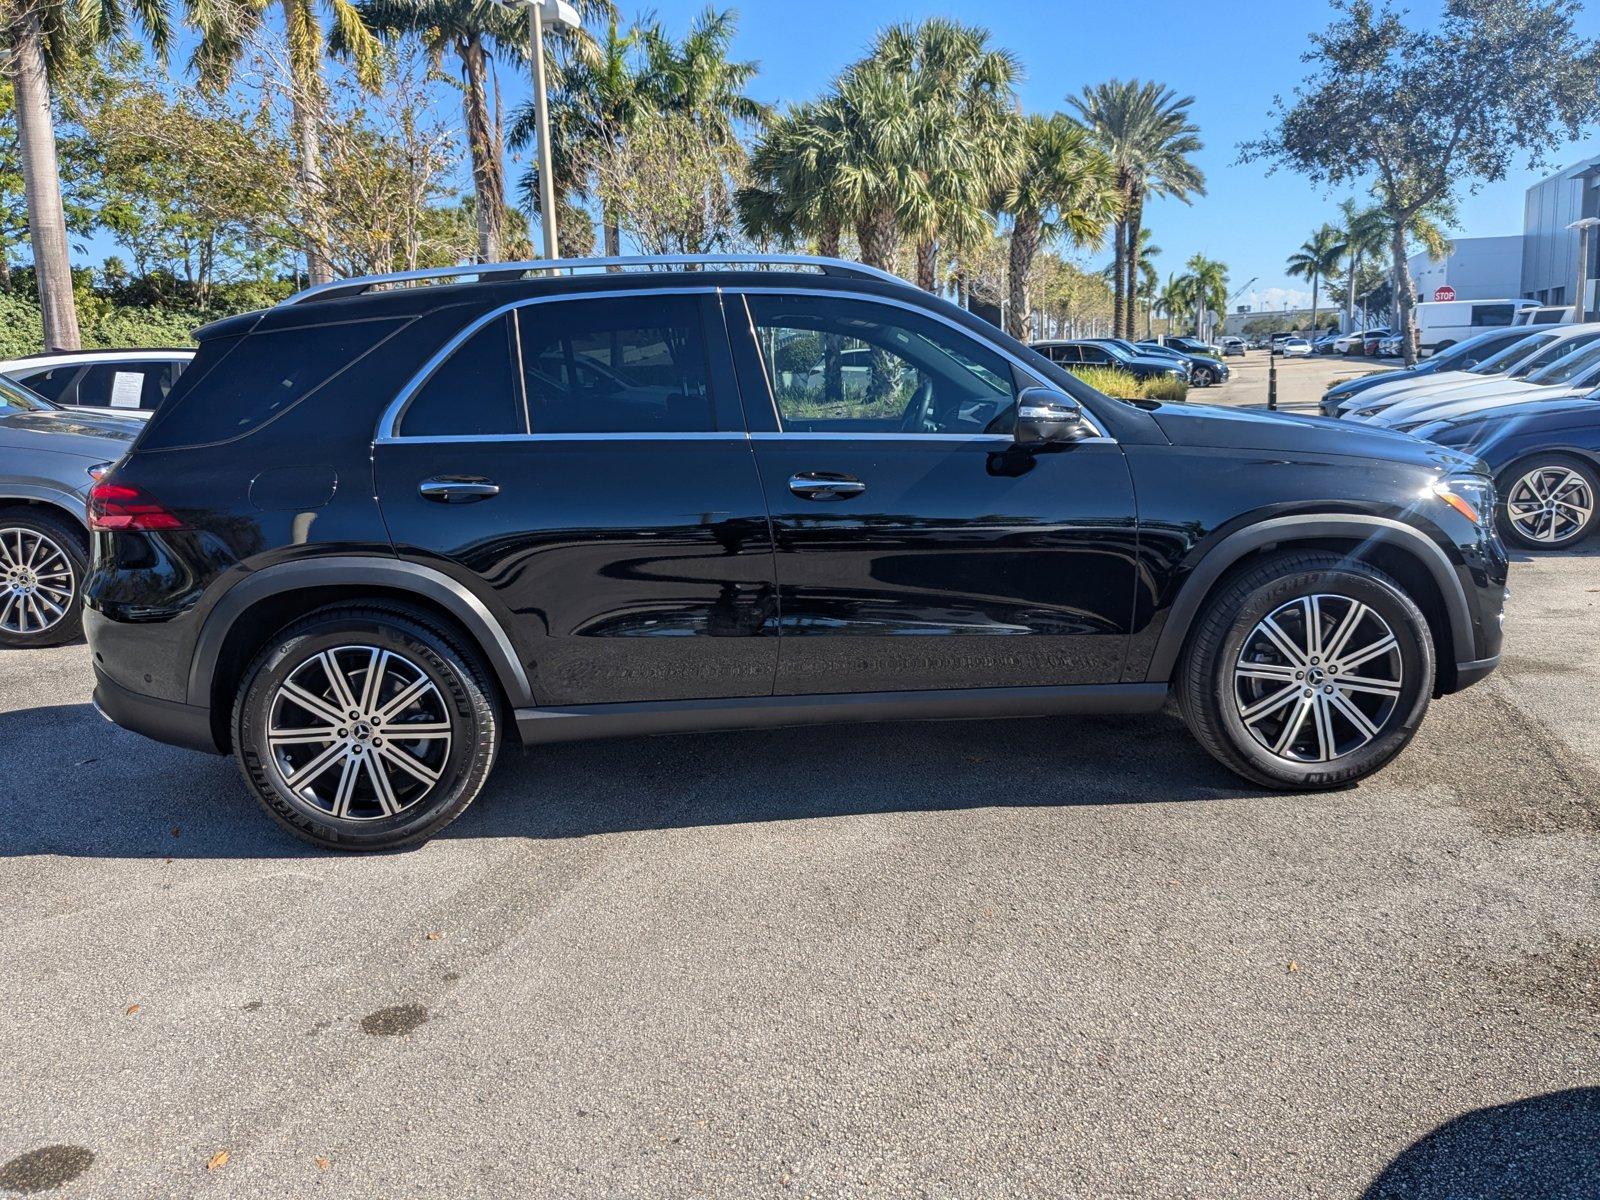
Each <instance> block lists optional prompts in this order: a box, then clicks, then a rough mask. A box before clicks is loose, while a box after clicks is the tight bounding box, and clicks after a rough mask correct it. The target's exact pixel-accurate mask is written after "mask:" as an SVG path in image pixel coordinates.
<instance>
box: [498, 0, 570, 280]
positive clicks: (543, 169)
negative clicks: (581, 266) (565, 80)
mask: <svg viewBox="0 0 1600 1200" xmlns="http://www.w3.org/2000/svg"><path fill="white" fill-rule="evenodd" d="M494 3H496V4H503V5H505V7H507V8H513V9H514V8H526V9H527V10H528V49H529V52H530V53H531V54H532V55H533V120H534V128H535V130H536V131H537V137H538V140H539V227H540V229H542V230H543V231H544V256H545V257H546V258H559V257H561V252H560V243H559V241H558V239H557V236H556V179H555V169H554V167H553V166H552V164H551V158H552V156H551V153H550V95H549V92H548V91H547V85H546V82H545V70H544V24H545V19H546V18H547V17H548V18H549V19H550V20H551V21H552V22H553V23H554V24H556V25H564V26H566V27H568V28H570V29H577V28H578V27H579V26H580V25H581V24H582V21H581V19H580V18H579V16H578V10H577V9H575V8H574V7H573V6H572V4H571V3H570V2H569V0H494Z"/></svg>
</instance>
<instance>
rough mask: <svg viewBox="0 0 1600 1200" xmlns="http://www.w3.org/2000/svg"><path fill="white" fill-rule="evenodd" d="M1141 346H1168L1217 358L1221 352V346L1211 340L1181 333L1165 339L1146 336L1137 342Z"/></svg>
mask: <svg viewBox="0 0 1600 1200" xmlns="http://www.w3.org/2000/svg"><path fill="white" fill-rule="evenodd" d="M1135 345H1139V346H1166V347H1167V348H1168V349H1170V350H1181V351H1183V352H1184V353H1185V354H1199V355H1202V356H1205V357H1210V358H1216V357H1218V356H1219V355H1220V354H1221V352H1222V351H1221V348H1220V347H1218V346H1214V345H1212V344H1211V343H1210V342H1202V341H1201V340H1200V339H1199V338H1192V337H1184V336H1182V335H1179V334H1170V335H1168V337H1167V338H1166V340H1165V341H1157V340H1156V339H1155V338H1145V339H1144V340H1142V341H1139V342H1136V343H1135Z"/></svg>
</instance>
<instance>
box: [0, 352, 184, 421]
mask: <svg viewBox="0 0 1600 1200" xmlns="http://www.w3.org/2000/svg"><path fill="white" fill-rule="evenodd" d="M193 359H194V351H193V350H184V349H180V348H176V347H174V348H170V349H164V350H57V351H54V352H52V353H47V354H32V355H29V356H28V357H27V358H12V359H5V360H0V375H4V376H6V377H7V378H8V379H14V380H16V381H17V382H18V383H20V384H22V385H24V386H25V387H28V388H31V389H33V390H34V391H35V392H38V393H39V395H41V396H43V397H44V398H45V399H46V400H51V401H54V402H55V403H56V404H59V405H61V406H62V407H63V408H69V409H70V408H84V409H96V410H111V411H114V412H117V413H119V414H121V415H123V416H128V417H148V416H149V415H150V414H151V413H153V412H155V410H156V408H157V406H159V405H160V403H161V402H162V401H163V400H165V399H166V398H167V393H168V392H170V391H171V390H172V385H173V384H175V383H177V382H178V376H179V375H181V374H183V370H184V368H185V367H187V366H188V365H189V363H190V362H191V361H193Z"/></svg>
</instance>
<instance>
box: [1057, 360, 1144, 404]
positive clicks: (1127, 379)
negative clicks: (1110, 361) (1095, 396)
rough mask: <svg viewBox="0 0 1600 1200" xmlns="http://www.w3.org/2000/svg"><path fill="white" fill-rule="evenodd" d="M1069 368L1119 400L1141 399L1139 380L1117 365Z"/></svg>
mask: <svg viewBox="0 0 1600 1200" xmlns="http://www.w3.org/2000/svg"><path fill="white" fill-rule="evenodd" d="M1068 370H1070V371H1071V372H1072V373H1073V374H1074V375H1076V376H1077V377H1078V378H1079V379H1081V380H1083V381H1084V382H1085V383H1087V384H1088V385H1089V386H1090V387H1092V388H1093V389H1094V390H1095V391H1097V392H1101V393H1103V394H1104V395H1107V396H1111V397H1113V398H1114V399H1117V400H1137V399H1139V396H1140V390H1139V381H1138V380H1137V379H1135V378H1134V377H1133V376H1132V375H1130V374H1128V372H1126V371H1121V370H1118V369H1117V368H1116V367H1069V368H1068Z"/></svg>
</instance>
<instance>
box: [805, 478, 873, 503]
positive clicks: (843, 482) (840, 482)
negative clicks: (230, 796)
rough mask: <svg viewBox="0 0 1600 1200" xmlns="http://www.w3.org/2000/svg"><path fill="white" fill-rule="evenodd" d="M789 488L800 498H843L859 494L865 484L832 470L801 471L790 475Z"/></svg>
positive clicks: (864, 488)
mask: <svg viewBox="0 0 1600 1200" xmlns="http://www.w3.org/2000/svg"><path fill="white" fill-rule="evenodd" d="M789 490H790V491H791V492H793V493H794V494H795V495H796V496H799V497H800V499H802V500H845V499H848V498H849V497H851V496H859V495H860V494H861V493H862V492H864V491H866V490H867V485H866V484H864V483H862V482H861V480H859V479H854V478H852V477H851V476H849V475H839V474H836V473H835V472H833V471H801V472H799V473H798V474H796V475H793V476H791V477H790V479H789Z"/></svg>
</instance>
